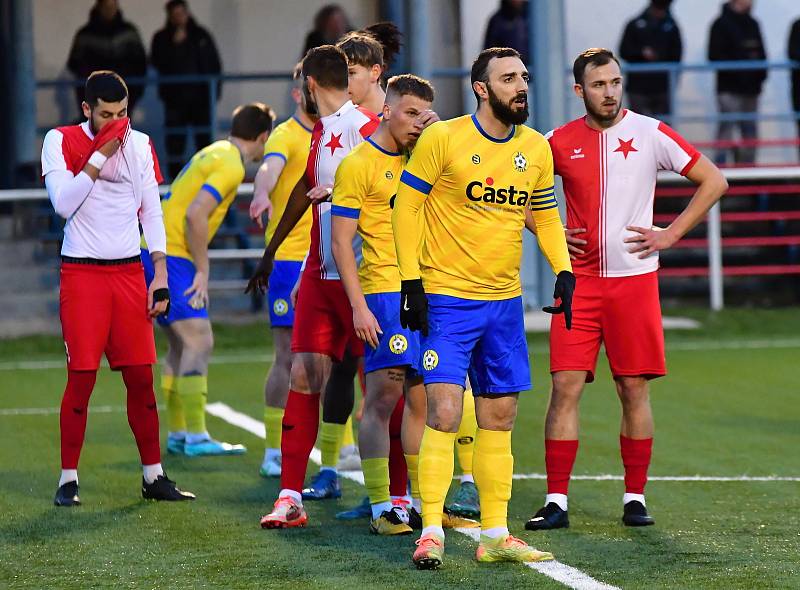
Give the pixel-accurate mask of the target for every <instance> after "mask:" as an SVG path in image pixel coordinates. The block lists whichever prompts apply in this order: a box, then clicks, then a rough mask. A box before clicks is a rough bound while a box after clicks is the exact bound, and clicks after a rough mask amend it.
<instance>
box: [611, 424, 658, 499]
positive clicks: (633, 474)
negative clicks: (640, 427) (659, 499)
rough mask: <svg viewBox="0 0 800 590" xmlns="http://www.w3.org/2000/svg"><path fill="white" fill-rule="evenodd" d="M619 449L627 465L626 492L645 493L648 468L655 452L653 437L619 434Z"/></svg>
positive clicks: (623, 461)
mask: <svg viewBox="0 0 800 590" xmlns="http://www.w3.org/2000/svg"><path fill="white" fill-rule="evenodd" d="M619 450H620V454H621V455H622V464H623V465H624V466H625V493H626V494H644V486H645V484H646V483H647V468H648V467H650V457H651V455H652V454H653V439H652V438H628V437H627V436H622V435H621V434H620V435H619Z"/></svg>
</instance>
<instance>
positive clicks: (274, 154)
mask: <svg viewBox="0 0 800 590" xmlns="http://www.w3.org/2000/svg"><path fill="white" fill-rule="evenodd" d="M267 158H281V159H282V160H283V161H284V162H286V161H287V159H288V158H287V157H286V154H282V153H280V152H267V153H266V154H264V157H263V158H261V161H262V162H263V161H264V160H266V159H267Z"/></svg>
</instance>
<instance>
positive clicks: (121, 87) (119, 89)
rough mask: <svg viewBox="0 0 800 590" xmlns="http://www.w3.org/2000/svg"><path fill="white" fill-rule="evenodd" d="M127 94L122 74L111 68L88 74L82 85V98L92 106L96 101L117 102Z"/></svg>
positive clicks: (94, 105)
mask: <svg viewBox="0 0 800 590" xmlns="http://www.w3.org/2000/svg"><path fill="white" fill-rule="evenodd" d="M126 96H128V85H127V84H125V80H123V79H122V76H120V75H119V74H117V73H116V72H112V71H111V70H97V71H95V72H92V73H91V74H89V77H88V78H86V84H85V85H84V87H83V97H84V98H83V99H84V100H85V101H86V102H87V103H88V104H89V106H90V107H92V108H94V107H96V106H97V101H98V100H102V101H103V102H119V101H121V100H122V99H123V98H125V97H126Z"/></svg>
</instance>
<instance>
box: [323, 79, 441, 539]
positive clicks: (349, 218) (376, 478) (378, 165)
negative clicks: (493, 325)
mask: <svg viewBox="0 0 800 590" xmlns="http://www.w3.org/2000/svg"><path fill="white" fill-rule="evenodd" d="M432 102H433V87H432V86H431V85H430V83H429V82H427V81H426V80H423V79H421V78H418V77H416V76H412V75H410V74H405V75H403V76H395V77H394V78H392V79H391V80H390V81H389V84H388V88H387V93H386V103H385V105H384V107H383V119H382V121H381V124H380V126H379V127H378V129H377V130H376V131H375V133H373V134H372V136H370V137H369V138H368V139H367V140H366V141H365V142H364V143H362V144H361V145H359V146H357V147H356V148H354V149H353V151H352V152H350V154H348V155H347V157H345V158H344V160H342V162H341V164H339V167H338V168H337V170H336V182H335V184H334V188H333V207H332V215H333V218H332V231H333V242H332V245H333V255H334V258H335V259H336V266H337V268H338V270H339V275H340V276H341V280H342V284H343V286H344V289H345V291H346V292H347V296H348V299H349V300H350V304H351V306H352V308H353V325H354V327H355V330H356V334H357V335H358V337H359V338H361V339H362V340H363V341H364V342H365V343H366V344H368V345H369V346H367V347H365V354H364V368H365V372H366V374H367V392H366V398H365V404H364V413H363V417H362V419H361V426H360V428H359V432H358V440H359V449H360V452H361V465H362V469H363V471H364V483H365V485H366V488H367V493H368V495H369V498H370V504H371V513H372V518H371V521H370V531H371V532H373V533H376V534H384V535H397V534H407V533H411V531H412V529H411V527H410V526H409V525H408V521H409V516H408V513H407V512H406V509H405V507H404V506H402V505H397V506H393V505H392V501H391V496H390V492H389V421H390V418H391V415H392V412H393V411H394V409H395V407H396V406H397V403H398V401H399V400H400V399H401V398H402V397H403V391H404V385H405V382H406V374H407V373H408V374H409V376H411V377H412V379H413V381H412V383H411V384H410V385H412V386H414V385H416V386H419V385H421V380H420V379H419V371H418V370H419V366H418V365H419V337H418V335H417V334H412V333H411V331H409V330H407V329H404V328H401V326H400V318H399V303H400V292H399V287H400V275H399V272H398V269H397V258H396V255H395V252H394V240H393V237H392V223H391V207H392V205H393V204H394V197H395V195H396V193H397V186H398V184H399V182H400V175H401V174H402V171H403V165H404V160H405V158H406V155H407V152H408V150H409V149H410V148H411V147H412V146H413V145H414V143H415V142H416V140H417V137H419V134H420V133H421V132H422V130H423V129H424V128H425V127H426V126H427V125H429V124H430V123H432V122H434V121H436V120H438V117H436V115H435V113H433V112H432V111H431V110H430V106H431V103H432ZM356 233H358V234H359V235H360V236H361V239H362V240H363V242H362V245H361V252H362V256H363V260H362V262H361V263H360V265H359V264H358V263H357V261H356V256H355V252H354V250H353V240H354V238H355V236H356Z"/></svg>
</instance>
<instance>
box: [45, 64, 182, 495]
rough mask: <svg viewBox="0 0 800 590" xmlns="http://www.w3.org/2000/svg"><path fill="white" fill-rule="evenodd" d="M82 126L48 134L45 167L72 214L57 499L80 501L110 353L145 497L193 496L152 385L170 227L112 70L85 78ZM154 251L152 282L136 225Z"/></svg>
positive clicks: (65, 250)
mask: <svg viewBox="0 0 800 590" xmlns="http://www.w3.org/2000/svg"><path fill="white" fill-rule="evenodd" d="M85 96H86V100H85V101H84V102H83V114H84V115H85V116H86V118H87V120H86V121H85V122H84V123H82V124H80V125H72V126H69V127H58V128H57V129H52V130H51V131H49V132H48V133H47V135H46V136H45V139H44V145H43V147H42V175H43V176H44V180H45V184H46V186H47V193H48V195H49V197H50V201H51V202H52V203H53V207H54V208H55V210H56V212H57V213H58V214H59V215H60V216H61V217H63V218H64V219H66V225H65V226H64V242H63V245H62V247H61V295H60V303H61V327H62V332H63V336H64V347H65V349H66V354H67V386H66V389H65V391H64V397H63V400H62V402H61V467H62V471H61V479H60V481H59V484H58V486H59V487H58V491H57V492H56V497H55V504H56V506H75V505H77V504H80V498H79V496H78V459H79V457H80V452H81V447H82V446H83V439H84V434H85V432H86V416H87V412H88V405H89V397H90V396H91V394H92V389H93V388H94V384H95V379H96V378H97V369H98V368H99V366H100V357H101V356H102V355H103V353H105V355H106V358H107V359H108V363H109V365H111V369H112V370H114V371H120V372H121V373H122V379H123V381H124V382H125V387H126V389H127V400H128V401H127V405H128V423H129V424H130V427H131V430H132V431H133V435H134V438H135V439H136V445H137V446H138V448H139V455H140V457H141V461H142V469H143V478H142V496H143V497H144V498H148V499H154V500H193V499H194V494H191V493H189V492H183V491H181V490H179V489H178V488H177V487H175V483H174V482H172V481H171V480H169V479H168V478H167V476H166V474H165V473H164V470H163V469H162V467H161V449H160V446H159V432H158V410H157V409H156V400H155V394H154V392H153V369H152V365H153V363H155V362H156V348H155V340H154V337H153V325H152V318H153V317H155V316H157V315H159V314H163V313H166V310H167V308H168V304H169V293H168V291H167V270H166V263H165V252H166V235H165V232H164V223H163V220H162V215H161V201H160V197H159V194H158V182H159V181H160V180H161V172H160V171H159V167H158V160H157V159H156V156H155V152H154V151H153V147H152V144H151V143H150V139H149V138H148V137H147V136H146V135H145V134H143V133H139V132H138V131H132V130H131V128H130V121H129V120H128V111H127V108H128V88H127V86H126V85H125V82H124V81H123V80H122V78H121V77H120V76H118V75H117V74H115V73H114V72H110V71H98V72H93V73H92V75H91V76H89V78H88V79H87V80H86V86H85ZM140 223H141V226H142V228H143V230H144V234H145V237H146V238H147V242H148V244H150V250H151V252H152V260H153V265H154V266H155V269H156V275H155V278H154V280H153V282H152V284H151V286H150V289H149V290H148V289H147V287H146V286H145V280H144V270H143V268H142V262H141V259H140V254H139V253H140V249H139V239H140V238H139V224H140Z"/></svg>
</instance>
